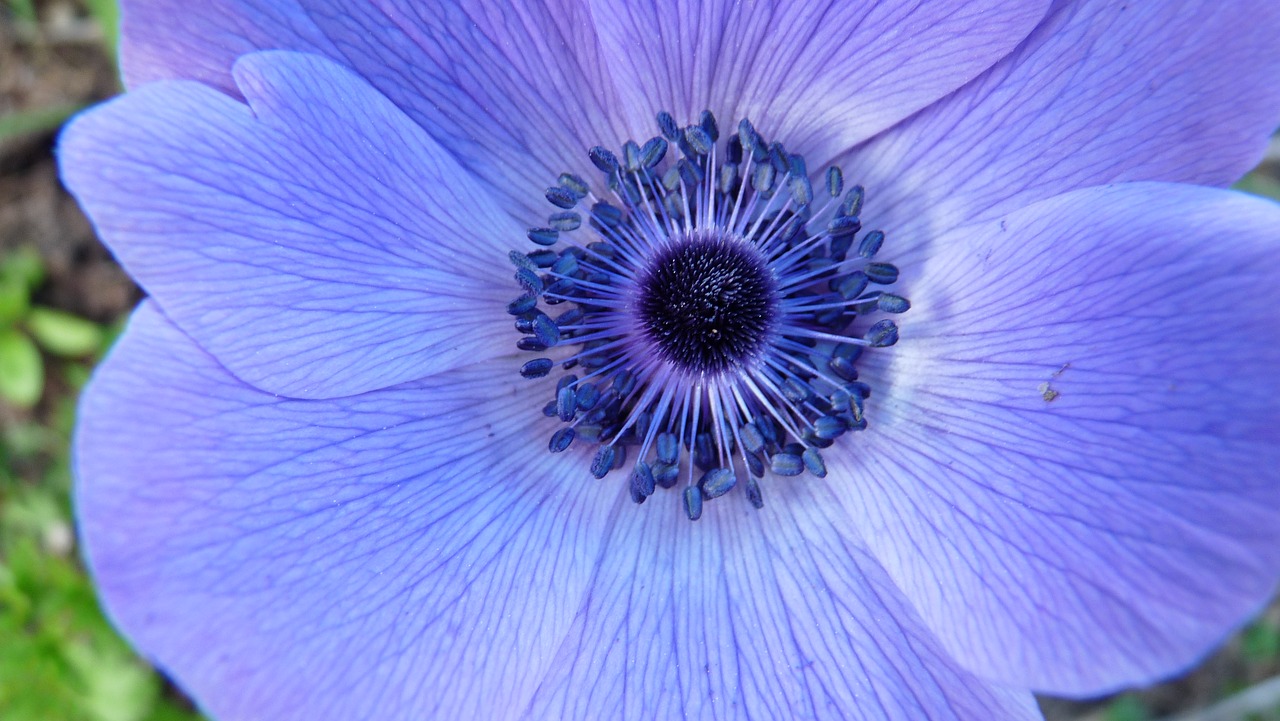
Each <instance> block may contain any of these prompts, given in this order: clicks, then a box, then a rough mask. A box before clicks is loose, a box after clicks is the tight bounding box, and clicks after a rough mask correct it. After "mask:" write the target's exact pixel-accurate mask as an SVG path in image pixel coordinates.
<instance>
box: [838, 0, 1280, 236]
mask: <svg viewBox="0 0 1280 721" xmlns="http://www.w3.org/2000/svg"><path fill="white" fill-rule="evenodd" d="M1278 35H1280V3H1275V2H1273V0H1233V1H1232V2H1227V3H1222V2H1217V1H1215V0H1193V1H1191V2H1180V3H1117V2H1112V1H1111V0H1071V1H1060V2H1058V3H1057V5H1056V6H1055V10H1054V12H1053V13H1052V14H1051V15H1050V17H1049V19H1048V20H1046V21H1045V22H1044V23H1043V24H1041V26H1040V27H1039V28H1038V29H1037V30H1036V32H1035V33H1033V34H1032V36H1031V37H1030V38H1029V39H1028V40H1027V42H1026V43H1024V44H1023V46H1022V47H1020V48H1019V49H1018V50H1017V51H1016V52H1015V53H1013V54H1012V55H1010V56H1009V57H1008V58H1006V59H1005V60H1004V61H1002V62H1001V63H1000V64H999V65H997V66H996V67H994V68H992V69H991V70H990V71H989V72H988V73H986V74H985V75H984V76H982V77H981V78H979V79H978V80H975V81H974V82H973V83H970V84H969V85H968V86H966V87H965V88H963V89H962V90H960V91H958V92H956V93H955V94H953V95H951V96H949V97H947V98H946V99H944V100H943V101H941V102H939V103H938V104H936V105H934V106H933V107H930V108H928V109H927V110H925V111H924V112H922V113H920V114H919V115H918V116H916V117H914V118H912V119H911V120H909V121H908V122H906V123H903V124H902V125H900V126H898V127H896V128H894V129H893V130H892V131H890V132H888V133H886V134H884V135H883V136H881V137H879V138H876V139H875V140H873V141H872V142H871V143H869V144H868V146H867V147H866V148H865V149H859V150H857V151H855V152H854V153H852V154H851V156H850V157H848V158H846V159H845V160H846V162H847V163H848V165H850V166H851V167H853V168H856V169H857V171H858V172H857V176H858V182H862V183H864V184H865V185H866V186H867V188H868V190H869V195H868V204H867V219H868V221H869V222H871V223H873V224H875V225H877V226H880V227H884V228H885V229H886V230H892V231H893V232H894V233H896V234H897V235H898V237H900V238H903V240H904V242H905V243H906V244H908V246H918V245H920V244H923V243H925V242H927V240H928V239H929V238H931V237H933V236H935V235H936V234H937V233H939V232H942V231H945V230H947V229H949V228H952V227H956V226H957V225H960V224H962V223H965V222H973V221H977V220H990V219H992V218H996V217H999V216H1000V215H1002V214H1004V213H1007V212H1010V211H1012V210H1015V209H1017V208H1020V207H1023V206H1025V205H1028V204H1030V203H1032V202H1035V201H1037V200H1042V199H1045V198H1048V197H1051V196H1053V195H1057V194H1059V193H1064V192H1067V191H1071V190H1076V189H1080V188H1084V187H1088V186H1092V185H1102V184H1105V183H1114V182H1120V181H1134V180H1167V181H1177V182H1186V183H1197V184H1205V185H1223V186H1225V185H1229V184H1231V183H1233V182H1235V181H1236V180H1238V179H1239V178H1240V177H1241V176H1242V175H1243V174H1244V173H1245V172H1246V171H1248V170H1249V169H1250V168H1252V167H1253V166H1254V165H1255V164H1256V163H1257V162H1258V160H1259V159H1260V158H1261V157H1262V153H1263V151H1264V149H1265V147H1266V142H1267V138H1268V136H1269V135H1270V133H1271V132H1272V131H1273V130H1274V129H1275V128H1276V125H1277V124H1278V123H1280V84H1278V83H1276V82H1275V79H1276V77H1280V46H1277V45H1276V43H1275V38H1276V37H1277V36H1278Z"/></svg>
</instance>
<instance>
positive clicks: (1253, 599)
mask: <svg viewBox="0 0 1280 721" xmlns="http://www.w3.org/2000/svg"><path fill="white" fill-rule="evenodd" d="M1277 233H1280V206H1277V205H1276V204H1274V203H1271V202H1267V201H1263V200H1260V199H1257V198H1251V197H1249V196H1245V195H1242V194H1237V193H1233V192H1230V191H1223V190H1214V189H1207V188H1197V187H1191V186H1179V185H1172V184H1156V183H1147V184H1128V185H1118V186H1112V187H1105V188H1095V189H1090V190H1085V191H1079V192H1076V193H1072V194H1068V195H1064V196H1061V197H1058V198H1054V199H1051V200H1048V201H1044V202H1042V203H1040V204H1037V205H1034V206H1031V207H1028V208H1026V209H1023V210H1021V211H1018V212H1016V213H1012V214H1010V215H1009V216H1007V217H1006V218H1004V219H1002V220H999V221H994V222H992V223H988V224H983V225H980V226H974V227H971V228H968V229H963V230H959V231H955V232H953V233H951V234H949V235H946V236H944V237H942V238H940V239H939V241H938V242H937V243H936V244H935V249H934V252H933V253H932V255H931V256H930V257H929V259H928V261H927V262H926V263H925V264H924V265H923V266H922V267H918V268H913V269H911V271H910V273H909V274H907V273H904V275H909V277H911V278H912V282H911V286H910V288H909V291H908V295H909V296H910V297H911V299H912V303H913V306H912V309H911V311H910V313H909V314H908V315H906V316H904V317H903V321H902V325H901V333H902V341H901V342H900V343H899V344H898V345H897V346H895V347H894V349H893V352H892V353H891V354H890V353H886V354H868V356H867V358H866V372H865V373H864V379H865V380H866V381H867V382H868V383H870V384H871V386H872V387H873V388H875V395H874V396H873V397H872V398H871V400H870V401H868V409H867V414H868V417H869V419H870V421H871V427H870V428H869V429H868V430H867V431H866V432H865V433H863V434H862V435H861V437H859V438H857V439H854V440H853V442H850V443H845V444H838V445H837V446H835V447H833V448H832V449H830V451H831V452H832V456H833V457H834V460H832V461H831V462H830V466H831V467H832V468H839V469H840V471H839V472H838V473H837V472H833V473H832V476H831V479H832V484H831V485H832V487H833V488H834V489H835V491H836V493H838V494H839V495H840V496H841V498H842V502H843V504H844V506H845V507H846V508H847V509H848V510H849V512H850V513H851V515H852V516H853V519H854V522H855V526H856V527H857V528H859V529H860V530H861V532H862V533H863V534H864V536H865V538H866V540H867V543H868V545H869V547H870V548H871V550H872V552H873V553H874V554H875V555H876V557H877V558H878V559H879V560H880V561H881V562H882V563H883V564H884V566H885V568H886V570H887V571H888V572H889V575H890V576H891V577H892V578H893V579H894V581H896V582H897V584H898V585H899V586H900V587H901V588H902V589H903V591H904V592H905V594H906V595H907V597H908V598H910V599H911V600H912V602H913V603H914V604H915V606H916V608H918V609H919V611H920V613H921V615H922V616H923V618H924V619H925V622H926V623H927V624H928V625H929V626H930V627H931V628H932V629H933V630H934V632H935V633H937V634H938V635H939V637H940V638H941V639H942V641H943V645H944V646H945V647H946V648H947V649H948V650H949V651H950V652H951V653H952V654H954V655H955V656H956V657H957V658H958V659H960V661H961V662H962V663H963V664H965V665H967V666H968V667H969V668H970V669H972V670H973V671H974V672H976V673H978V674H979V675H982V676H985V677H988V678H991V679H994V680H997V681H1000V682H1004V683H1008V684H1011V685H1015V686H1024V687H1030V688H1033V689H1037V690H1043V691H1049V692H1055V693H1067V694H1093V693H1100V692H1104V691H1109V690H1112V689H1115V688H1118V687H1121V686H1125V685H1129V684H1140V683H1145V682H1150V681H1153V680H1156V679H1158V678H1161V677H1163V676H1165V675H1167V674H1170V673H1173V672H1175V671H1177V670H1180V669H1182V668H1185V667H1186V666H1187V665H1188V664H1191V663H1192V662H1194V661H1195V660H1196V659H1197V658H1199V657H1200V656H1201V655H1202V654H1204V653H1205V652H1207V651H1208V650H1209V649H1210V648H1211V647H1212V646H1213V645H1214V644H1216V643H1217V642H1219V641H1220V640H1221V638H1222V636H1223V635H1224V633H1225V632H1226V631H1227V630H1228V629H1229V628H1231V627H1232V626H1234V625H1237V624H1239V623H1242V622H1243V621H1244V620H1246V619H1247V618H1248V617H1249V616H1250V615H1251V614H1252V613H1254V612H1255V611H1256V610H1257V609H1258V608H1259V606H1260V605H1261V604H1262V603H1263V602H1264V601H1265V600H1266V599H1267V598H1268V597H1269V596H1270V595H1271V593H1272V590H1273V587H1274V585H1275V580H1276V577H1277V571H1278V570H1280V387H1278V386H1280V376H1278V375H1277V374H1276V368H1280V316H1277V314H1276V308H1278V307H1280V286H1278V285H1277V284H1276V283H1275V277H1276V271H1277V270H1278V269H1280V243H1277V242H1276V238H1277Z"/></svg>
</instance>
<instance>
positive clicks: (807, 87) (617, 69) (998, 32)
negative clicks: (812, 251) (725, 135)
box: [592, 0, 1049, 162]
mask: <svg viewBox="0 0 1280 721" xmlns="http://www.w3.org/2000/svg"><path fill="white" fill-rule="evenodd" d="M592 5H593V11H594V13H593V14H594V18H595V22H596V23H597V25H598V27H599V31H600V37H601V45H602V47H603V48H604V49H605V51H606V53H607V55H608V57H607V59H606V62H607V64H608V67H610V68H611V69H613V72H614V79H615V81H616V82H617V84H618V89H619V95H620V97H621V98H622V99H623V100H624V103H625V104H624V105H623V108H622V110H624V111H625V112H626V113H627V118H628V121H629V122H628V126H629V127H631V128H636V127H639V128H642V129H644V128H646V127H647V124H648V123H651V122H652V120H651V119H652V118H653V116H654V113H655V111H658V110H669V111H671V112H673V113H674V114H675V117H676V120H677V121H678V122H692V121H693V120H694V119H696V118H697V116H698V113H700V112H701V111H702V110H704V109H710V110H711V111H712V112H714V113H716V114H717V115H719V116H720V121H721V122H722V123H733V124H734V127H736V124H737V122H738V119H739V118H740V117H743V116H750V118H751V120H752V121H753V122H754V123H755V124H756V126H757V127H758V128H759V129H760V130H761V132H762V133H764V134H765V135H766V136H768V138H769V139H770V140H779V141H782V142H783V143H785V144H786V145H787V146H788V147H790V148H793V149H796V150H800V151H802V152H805V153H810V154H812V155H813V157H810V158H809V160H810V161H811V162H816V161H820V160H821V161H825V159H827V158H830V157H832V156H834V155H835V154H836V153H840V152H844V151H845V150H847V149H848V148H851V147H853V146H854V145H855V144H857V143H860V142H862V141H864V140H866V139H867V138H869V137H871V136H872V135H874V134H875V133H878V132H880V131H882V130H884V129H885V128H887V127H889V126H891V125H893V124H894V123H896V122H898V121H900V120H902V119H903V118H905V117H907V116H908V115H910V114H911V113H914V112H915V111H917V110H919V109H920V108H922V107H925V106H926V105H928V104H930V103H932V102H934V101H935V100H937V99H938V98H941V97H943V96H944V95H946V94H947V93H949V92H951V91H953V90H955V89H956V88H958V87H960V86H961V85H963V84H964V83H965V82H967V81H969V80H971V79H973V78H974V77H976V76H977V75H978V74H979V73H981V72H982V71H984V70H986V69H987V68H989V67H991V65H992V64H994V63H995V62H996V61H997V60H999V59H1000V58H1002V57H1004V56H1005V55H1006V54H1007V53H1009V52H1010V51H1011V50H1013V49H1014V47H1016V46H1017V44H1018V43H1019V42H1021V41H1022V39H1023V38H1025V37H1026V36H1027V34H1028V33H1029V32H1031V30H1032V28H1034V27H1035V23H1036V22H1037V21H1039V20H1040V19H1041V18H1042V17H1043V16H1044V13H1045V11H1046V9H1047V8H1048V5H1049V3H1048V2H1047V0H1035V1H1033V2H1028V1H1027V0H979V1H977V2H975V1H973V0H935V1H934V2H918V3H904V2H885V1H881V2H870V3H868V2H841V1H839V0H833V1H830V2H805V3H795V2H767V3H763V2H753V3H740V2H725V1H724V0H702V1H698V0H682V1H681V2H666V3H654V2H649V1H647V0H629V1H628V2H625V3H619V2H613V1H612V0H606V1H605V2H593V3H592Z"/></svg>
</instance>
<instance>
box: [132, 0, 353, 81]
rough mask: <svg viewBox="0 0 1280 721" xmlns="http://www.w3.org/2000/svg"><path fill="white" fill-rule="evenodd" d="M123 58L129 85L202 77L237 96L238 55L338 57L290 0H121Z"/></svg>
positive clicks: (325, 39) (313, 24) (203, 79)
mask: <svg viewBox="0 0 1280 721" xmlns="http://www.w3.org/2000/svg"><path fill="white" fill-rule="evenodd" d="M120 5H121V7H120V19H121V27H120V40H121V42H120V66H121V70H122V72H123V74H124V79H125V83H126V84H127V85H129V87H130V88H133V87H136V86H138V85H141V84H143V83H149V82H154V81H156V80H178V79H183V80H199V81H200V82H202V83H205V84H206V85H211V86H213V87H216V88H218V89H219V90H222V91H223V92H226V93H229V94H231V95H234V96H236V97H240V93H239V90H238V89H237V88H236V84H235V81H234V80H233V79H232V77H231V66H232V65H233V64H234V63H235V61H236V58H238V57H240V56H241V55H247V54H249V53H252V52H254V51H257V50H273V49H279V50H300V51H304V52H311V53H317V54H320V55H326V56H328V57H336V56H337V51H336V50H334V49H333V45H332V44H331V43H330V42H329V41H328V39H327V38H325V37H324V35H322V34H321V33H320V30H319V29H318V28H316V26H315V23H313V22H311V20H310V18H308V17H307V16H306V13H304V12H302V8H301V7H299V6H298V4H297V2H295V1H294V0H201V1H200V2H196V3H193V2H188V1H187V0H121V3H120Z"/></svg>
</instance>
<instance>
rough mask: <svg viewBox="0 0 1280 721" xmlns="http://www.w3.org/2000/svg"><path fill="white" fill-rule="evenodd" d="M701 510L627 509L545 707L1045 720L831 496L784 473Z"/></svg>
mask: <svg viewBox="0 0 1280 721" xmlns="http://www.w3.org/2000/svg"><path fill="white" fill-rule="evenodd" d="M786 480H787V483H785V484H779V487H778V488H777V489H776V492H775V491H774V490H772V489H771V490H768V491H766V493H768V494H769V495H768V497H767V499H766V501H765V506H764V509H763V510H761V511H759V512H757V511H755V510H754V509H752V508H750V507H748V505H747V503H746V501H745V499H744V498H742V497H740V496H738V495H732V494H731V495H729V496H725V497H724V498H723V499H721V500H716V501H712V502H711V503H710V506H709V507H708V508H707V509H705V512H704V514H703V517H702V519H701V520H699V521H698V522H697V523H690V522H689V521H688V520H687V519H686V518H685V517H684V516H683V515H682V514H681V513H679V512H678V511H676V509H675V506H676V503H675V502H674V499H673V498H672V496H673V495H674V493H664V492H660V494H659V495H658V496H656V497H654V498H651V499H650V500H649V502H648V503H646V504H644V505H643V506H640V507H634V506H632V507H627V508H624V509H622V511H621V512H620V513H619V514H618V515H617V517H616V520H615V523H614V526H613V529H612V534H611V536H610V538H609V543H608V548H607V550H606V552H605V554H604V556H603V558H602V560H601V563H600V572H599V573H598V574H597V576H596V578H595V581H594V583H593V586H592V589H591V593H590V595H589V596H588V598H587V601H586V603H585V604H584V606H583V607H582V608H581V609H580V610H579V611H578V616H577V619H576V621H575V623H574V626H573V628H572V630H571V632H570V634H569V637H568V639H567V640H566V641H565V643H564V645H563V646H562V647H561V648H560V652H559V655H558V657H557V659H556V660H555V662H554V663H552V664H551V675H550V676H549V677H548V678H547V680H546V682H545V683H544V684H543V686H542V687H541V688H540V689H539V692H538V695H537V696H536V697H535V699H534V701H533V704H532V706H531V707H530V709H529V712H528V713H527V714H526V715H527V717H528V718H534V719H544V718H545V719H561V718H563V719H601V718H628V719H630V718H635V719H649V718H656V719H679V718H688V719H738V718H741V719H748V718H755V719H793V718H794V719H798V718H805V719H877V720H880V719H903V720H904V721H906V720H910V721H915V720H917V719H934V720H936V721H942V720H945V719H957V720H964V721H969V720H971V719H983V720H984V721H987V720H990V721H1003V720H1005V719H1028V720H1030V719H1039V718H1040V714H1039V713H1038V712H1037V711H1036V708H1035V704H1034V702H1033V701H1032V699H1031V695H1030V694H1029V693H1026V692H1024V691H1012V690H1005V689H1000V688H997V687H994V686H992V685H989V684H987V683H985V682H983V681H981V680H979V679H977V678H975V677H974V676H972V675H970V674H969V673H967V672H965V671H962V670H960V669H958V668H957V667H956V666H955V665H954V663H953V662H952V661H951V660H950V659H948V657H947V656H946V654H945V653H944V652H942V651H941V650H940V648H939V646H938V644H937V642H936V641H935V640H934V639H933V637H932V636H931V634H930V633H929V632H928V631H926V630H925V629H924V628H923V626H922V625H921V624H920V623H919V621H918V619H917V617H916V616H915V614H914V612H912V611H911V610H910V608H909V606H908V605H907V604H906V602H905V601H904V600H903V598H902V596H901V594H900V593H899V592H898V591H897V590H896V589H895V588H894V586H893V584H892V582H891V581H889V579H888V578H887V577H886V576H885V574H884V572H883V570H882V569H881V568H880V567H879V566H878V565H877V564H876V562H875V561H874V560H873V559H872V558H871V557H870V556H869V555H868V554H867V553H866V551H865V550H864V548H863V546H862V543H861V542H860V541H859V540H857V539H856V538H855V537H852V536H850V535H848V534H847V533H845V532H843V531H842V529H847V528H848V526H849V523H848V519H847V518H843V517H842V516H841V513H840V510H839V508H838V507H836V506H835V505H834V504H833V503H832V502H831V500H830V499H829V498H826V497H824V496H822V495H818V494H814V493H810V492H809V490H808V489H807V487H806V486H805V485H804V484H799V483H797V482H796V481H794V480H791V479H786Z"/></svg>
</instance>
